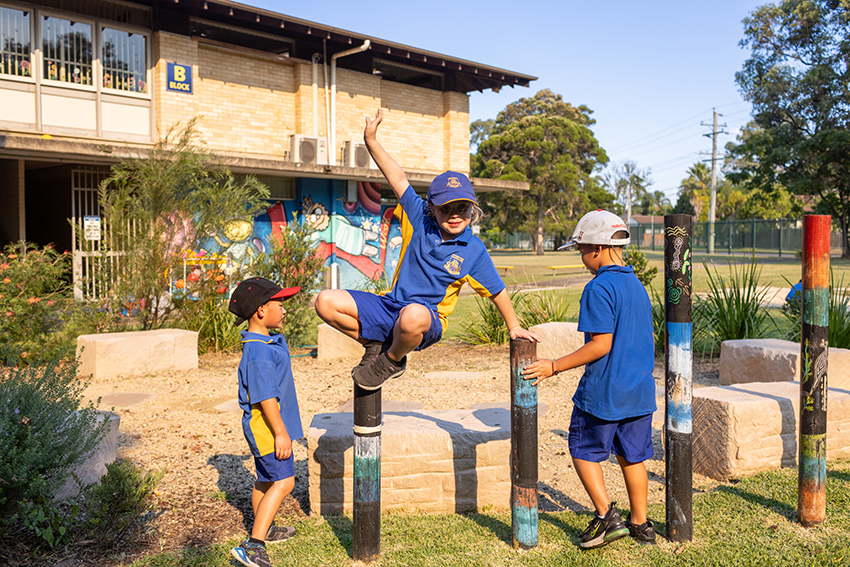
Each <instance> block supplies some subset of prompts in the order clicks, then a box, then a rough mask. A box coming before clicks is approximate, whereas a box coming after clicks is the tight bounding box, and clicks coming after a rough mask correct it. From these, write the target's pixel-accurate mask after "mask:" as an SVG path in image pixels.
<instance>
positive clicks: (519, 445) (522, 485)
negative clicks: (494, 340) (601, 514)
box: [511, 339, 537, 549]
mask: <svg viewBox="0 0 850 567" xmlns="http://www.w3.org/2000/svg"><path fill="white" fill-rule="evenodd" d="M536 360H537V343H536V342H534V341H530V340H528V339H512V340H511V533H512V536H513V547H514V549H517V548H521V549H531V548H533V547H537V386H532V385H531V384H532V382H533V381H532V380H525V379H524V378H523V376H522V371H523V369H524V368H525V367H526V365H528V364H531V363H533V362H535V361H536Z"/></svg>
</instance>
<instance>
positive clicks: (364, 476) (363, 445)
mask: <svg viewBox="0 0 850 567" xmlns="http://www.w3.org/2000/svg"><path fill="white" fill-rule="evenodd" d="M352 529H353V534H352V535H353V542H352V557H353V559H354V560H355V561H363V562H370V561H374V560H376V559H378V556H379V555H380V554H381V389H380V388H378V389H377V390H373V391H370V390H364V389H362V388H360V386H358V385H357V384H354V519H353V524H352Z"/></svg>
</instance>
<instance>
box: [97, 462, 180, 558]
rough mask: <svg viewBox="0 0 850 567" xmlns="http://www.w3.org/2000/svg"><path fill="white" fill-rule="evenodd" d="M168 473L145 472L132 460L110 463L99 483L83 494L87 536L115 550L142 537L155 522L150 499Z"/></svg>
mask: <svg viewBox="0 0 850 567" xmlns="http://www.w3.org/2000/svg"><path fill="white" fill-rule="evenodd" d="M165 472H166V469H162V470H159V471H148V472H146V473H145V472H143V471H142V469H141V468H139V467H137V466H136V465H134V464H133V463H131V462H129V461H122V460H117V461H115V462H114V463H108V464H107V465H106V474H105V475H104V476H103V477H102V478H101V479H100V482H98V483H97V484H94V485H92V486H90V487H89V488H88V489H87V490H86V491H85V493H84V494H85V497H84V506H83V507H84V510H85V518H84V519H85V523H84V526H85V528H86V529H87V530H88V532H89V533H88V534H87V536H88V537H89V538H90V539H93V540H95V541H96V542H97V543H98V544H99V545H101V546H110V547H115V546H117V545H121V544H124V543H128V542H131V541H133V540H134V539H136V538H137V537H138V536H139V535H141V534H142V533H143V532H144V531H145V530H146V529H147V527H148V525H149V522H150V520H152V519H153V514H152V513H151V511H152V506H151V496H152V495H153V493H154V490H155V489H156V487H157V485H158V484H159V481H160V480H162V477H163V475H165Z"/></svg>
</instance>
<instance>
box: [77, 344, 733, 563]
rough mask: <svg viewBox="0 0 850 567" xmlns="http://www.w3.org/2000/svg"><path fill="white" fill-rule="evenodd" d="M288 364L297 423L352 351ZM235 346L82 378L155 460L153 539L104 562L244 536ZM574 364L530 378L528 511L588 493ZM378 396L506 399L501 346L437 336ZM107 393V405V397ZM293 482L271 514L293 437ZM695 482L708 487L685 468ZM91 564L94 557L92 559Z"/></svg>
mask: <svg viewBox="0 0 850 567" xmlns="http://www.w3.org/2000/svg"><path fill="white" fill-rule="evenodd" d="M293 354H294V355H295V356H294V357H293V373H294V376H295V385H296V391H297V392H298V398H299V402H300V407H301V418H302V422H303V427H304V431H305V433H306V431H307V430H308V429H309V427H310V422H311V421H312V418H313V416H314V415H315V414H317V413H325V412H333V411H336V410H337V408H339V406H340V405H342V404H343V403H345V402H346V401H348V400H350V399H351V397H352V381H351V378H350V371H351V367H352V366H353V365H354V364H356V363H357V360H352V359H339V360H335V361H322V362H320V361H319V360H317V359H316V358H313V356H311V355H310V352H309V351H306V350H305V351H303V352H293ZM238 363H239V356H238V355H207V356H203V357H201V359H200V364H199V368H198V369H196V370H190V371H181V372H161V373H158V374H154V375H147V376H140V377H132V378H118V379H115V378H111V379H102V380H97V381H94V382H92V383H91V385H90V386H89V389H88V390H87V392H86V393H87V395H88V396H90V397H91V398H92V399H97V398H99V397H102V398H103V400H102V402H101V404H100V408H101V409H114V411H115V412H116V413H118V414H119V415H120V417H121V424H120V429H119V439H118V443H119V445H118V456H119V457H120V458H123V459H129V460H130V461H132V462H133V463H135V464H137V465H140V466H142V467H143V468H145V469H157V470H158V469H162V468H165V469H166V470H167V472H166V474H165V476H164V477H163V479H162V481H161V483H160V485H159V487H158V490H157V492H156V494H155V502H154V504H155V508H156V510H157V516H156V519H155V520H154V522H153V527H154V528H155V530H154V531H153V532H152V533H153V537H152V538H151V539H150V541H148V542H147V544H146V545H143V546H139V547H137V548H134V549H128V550H125V551H124V552H123V553H122V554H119V555H118V556H116V557H113V558H111V559H110V561H109V563H124V564H126V563H129V562H131V561H132V560H134V559H137V558H139V557H141V556H143V555H147V554H151V553H156V552H161V551H167V550H178V549H183V548H187V547H197V546H206V545H209V544H211V543H214V542H220V541H223V540H228V539H236V538H240V537H245V534H246V530H247V529H248V527H249V526H250V525H251V524H252V522H253V516H252V512H251V508H250V501H249V496H250V490H251V486H252V483H253V480H254V479H255V476H254V470H253V460H252V458H251V457H250V454H249V452H248V450H247V446H246V444H245V441H244V439H243V437H242V430H241V424H240V420H241V412H239V411H220V410H219V409H216V407H217V406H220V405H221V404H225V403H226V402H231V401H232V400H234V399H235V397H236V367H237V365H238ZM662 364H663V359H662V360H660V361H659V362H658V363H657V364H656V369H655V377H656V385H657V387H658V388H657V391H658V393H659V395H661V396H662V398H660V399H659V411H658V412H656V415H655V419H654V423H653V426H654V439H655V444H656V456H655V458H654V459H653V460H651V461H648V462H647V468H648V470H649V499H650V502H661V501H663V500H664V461H663V453H662V450H661V441H660V429H661V428H662V426H663V421H662V418H661V416H662V413H663V384H664V370H663V367H662ZM435 371H475V372H479V373H481V378H479V379H475V380H474V381H473V382H471V381H470V380H469V379H463V380H452V379H450V378H445V377H442V378H441V377H434V376H429V375H428V373H431V372H435ZM579 377H580V370H578V369H577V370H573V371H569V372H563V373H561V374H559V375H558V376H555V377H552V378H550V379H548V380H546V381H545V382H543V383H542V384H541V385H540V386H539V391H538V397H539V401H540V403H541V406H542V405H543V404H545V405H546V406H547V410H546V411H545V413H542V415H540V416H539V420H538V423H539V432H538V440H539V457H540V461H539V463H540V465H539V481H540V482H539V487H540V490H539V497H540V499H539V501H540V509H541V510H545V511H557V510H587V509H588V508H589V506H590V501H589V499H588V497H587V496H586V494H585V492H584V489H583V488H582V486H581V484H580V482H579V480H578V478H577V476H576V474H575V472H574V471H573V470H572V465H571V462H570V457H569V451H568V446H567V439H566V435H567V434H566V432H567V429H568V426H569V416H570V412H571V411H572V402H571V401H570V399H571V397H572V394H573V392H574V390H575V387H576V384H577V383H578V379H579ZM717 383H718V376H717V364H716V362H715V363H712V362H706V363H703V362H700V361H695V375H694V387H700V386H710V385H716V384H717ZM119 393H147V394H154V396H152V397H150V398H149V399H146V400H145V401H142V402H140V403H137V404H135V405H125V406H122V405H119V404H115V403H114V400H115V399H116V396H115V395H116V394H119ZM383 399H384V400H398V401H415V402H421V403H422V404H424V406H425V409H463V408H469V407H470V406H471V405H472V404H474V403H479V402H510V354H509V348H508V346H507V345H505V346H503V347H475V348H469V347H467V346H464V345H460V344H456V343H454V344H453V343H451V342H445V343H439V344H437V345H435V346H433V347H431V348H429V349H427V350H426V351H424V352H422V353H418V354H417V355H416V356H415V357H412V359H411V361H410V362H409V364H408V370H407V372H406V374H405V375H404V376H402V377H401V378H399V379H396V380H392V381H391V382H389V383H388V384H386V385H385V386H384V389H383ZM110 400H113V403H110ZM293 447H294V453H295V460H296V468H295V470H296V485H295V490H294V491H293V494H292V495H291V496H289V497H287V499H286V501H285V502H284V505H283V507H282V509H281V512H280V516H281V520H282V521H286V519H287V518H289V519H294V518H299V517H304V516H306V515H307V514H308V513H309V509H310V504H309V497H308V488H307V487H308V477H307V444H306V439H301V440H299V441H297V442H295V443H294V444H293ZM603 468H604V473H605V480H606V483H607V486H608V490H609V493H610V496H611V499H612V500H615V501H618V502H619V503H620V504H621V505H622V506H625V507H627V505H628V497H627V495H626V491H625V488H624V485H623V481H622V476H621V475H620V472H619V467H618V466H617V465H616V462H615V461H614V460H613V459H611V460H610V461H609V462H605V463H603ZM694 486H695V489H696V490H707V489H710V488H711V487H713V486H714V482H713V481H711V480H710V479H707V478H704V477H700V476H698V475H695V478H694ZM60 564H61V565H63V567H73V566H74V565H88V564H91V563H90V560H87V559H86V558H84V557H81V558H80V557H78V558H77V559H68V560H67V561H63V562H62V563H60ZM98 564H100V565H103V564H104V563H103V560H102V559H101V560H100V561H99V563H98Z"/></svg>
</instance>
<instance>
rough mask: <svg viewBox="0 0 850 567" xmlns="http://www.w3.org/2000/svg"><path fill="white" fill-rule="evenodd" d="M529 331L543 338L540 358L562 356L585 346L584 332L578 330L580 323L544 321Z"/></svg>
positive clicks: (539, 351)
mask: <svg viewBox="0 0 850 567" xmlns="http://www.w3.org/2000/svg"><path fill="white" fill-rule="evenodd" d="M529 331H531V332H532V333H535V334H536V335H537V336H539V337H540V339H541V342H540V343H539V344H538V345H537V356H538V358H552V359H555V358H561V357H562V356H564V355H567V354H570V353H571V352H574V351H576V350H578V349H579V348H581V347H583V346H584V333H580V332H579V331H578V323H543V324H541V325H535V326H533V327H531V328H530V329H529Z"/></svg>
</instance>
